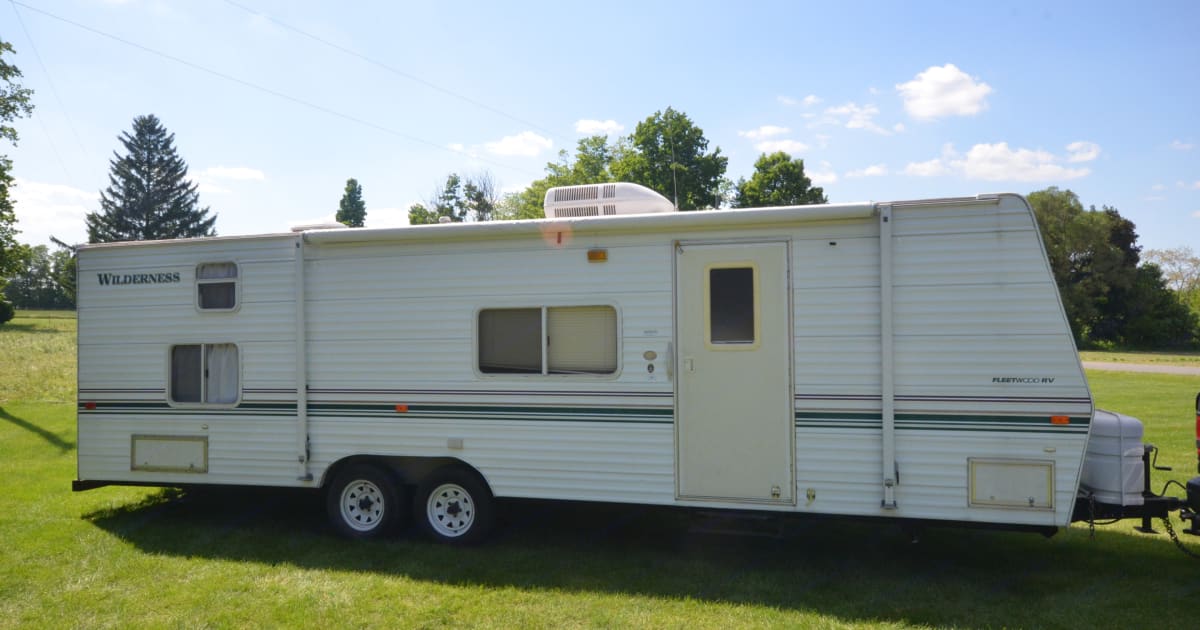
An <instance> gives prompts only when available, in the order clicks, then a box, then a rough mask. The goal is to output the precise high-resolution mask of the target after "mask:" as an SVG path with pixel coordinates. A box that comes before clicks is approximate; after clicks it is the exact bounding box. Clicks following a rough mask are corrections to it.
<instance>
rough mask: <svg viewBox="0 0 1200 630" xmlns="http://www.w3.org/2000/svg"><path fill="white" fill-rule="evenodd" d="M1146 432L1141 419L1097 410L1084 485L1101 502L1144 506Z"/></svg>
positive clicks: (1086, 460) (1085, 460) (1085, 469)
mask: <svg viewBox="0 0 1200 630" xmlns="http://www.w3.org/2000/svg"><path fill="white" fill-rule="evenodd" d="M1142 429H1143V428H1142V422H1141V421H1140V420H1138V419H1137V418H1134V417H1132V416H1127V415H1124V414H1120V413H1114V412H1111V411H1105V410H1103V409H1097V410H1096V413H1095V414H1094V415H1093V417H1092V434H1091V437H1090V438H1088V447H1087V455H1086V456H1085V457H1084V460H1083V478H1082V479H1081V480H1080V485H1081V486H1082V487H1083V488H1084V489H1086V490H1089V491H1091V492H1093V493H1095V495H1096V501H1097V502H1099V503H1108V504H1110V505H1142V503H1143V501H1142V485H1143V478H1144V477H1143V476H1144V474H1145V470H1144V469H1145V464H1144V463H1143V462H1142V452H1143V447H1142Z"/></svg>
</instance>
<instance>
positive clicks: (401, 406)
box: [396, 403, 408, 413]
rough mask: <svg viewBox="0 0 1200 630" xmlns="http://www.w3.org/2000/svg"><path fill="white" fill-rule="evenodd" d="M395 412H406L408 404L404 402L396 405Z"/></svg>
mask: <svg viewBox="0 0 1200 630" xmlns="http://www.w3.org/2000/svg"><path fill="white" fill-rule="evenodd" d="M396 413H408V405H406V404H404V403H400V404H399V405H396Z"/></svg>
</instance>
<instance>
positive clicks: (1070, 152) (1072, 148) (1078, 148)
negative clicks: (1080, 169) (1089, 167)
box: [1067, 141, 1100, 162]
mask: <svg viewBox="0 0 1200 630" xmlns="http://www.w3.org/2000/svg"><path fill="white" fill-rule="evenodd" d="M1098 157H1100V145H1098V144H1096V143H1095V142H1083V141H1079V142H1072V143H1071V144H1068V145H1067V161H1068V162H1091V161H1092V160H1094V159H1096V158H1098Z"/></svg>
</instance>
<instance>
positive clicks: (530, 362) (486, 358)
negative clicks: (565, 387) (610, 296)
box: [479, 306, 617, 374]
mask: <svg viewBox="0 0 1200 630" xmlns="http://www.w3.org/2000/svg"><path fill="white" fill-rule="evenodd" d="M479 371H480V372H483V373H484V374H613V373H615V372H616V371H617V310H616V309H615V308H613V307H611V306H547V307H539V308H497V309H485V310H483V311H480V312H479Z"/></svg>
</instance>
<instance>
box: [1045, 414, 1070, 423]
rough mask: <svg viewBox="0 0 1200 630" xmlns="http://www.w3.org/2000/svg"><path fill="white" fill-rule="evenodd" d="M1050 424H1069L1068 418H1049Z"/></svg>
mask: <svg viewBox="0 0 1200 630" xmlns="http://www.w3.org/2000/svg"><path fill="white" fill-rule="evenodd" d="M1050 424H1071V418H1070V417H1069V416H1050Z"/></svg>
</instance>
